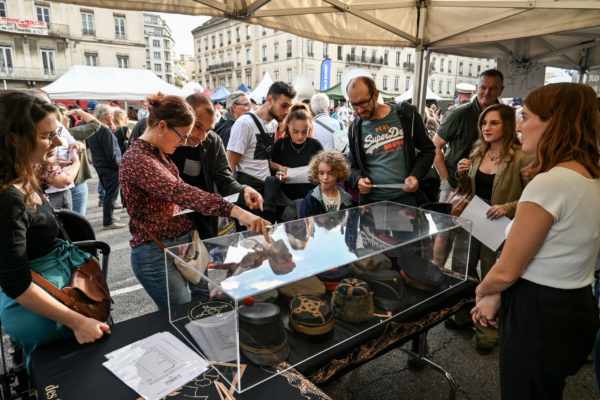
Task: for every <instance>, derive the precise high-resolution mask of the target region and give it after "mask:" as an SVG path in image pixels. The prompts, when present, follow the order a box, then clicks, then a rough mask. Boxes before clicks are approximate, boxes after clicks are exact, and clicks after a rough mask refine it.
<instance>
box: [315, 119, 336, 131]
mask: <svg viewBox="0 0 600 400" xmlns="http://www.w3.org/2000/svg"><path fill="white" fill-rule="evenodd" d="M313 121H315V122H316V123H317V124H319V125H321V126H322V127H323V128H325V129H327V130H328V131H329V132H331V133H334V132H335V131H334V130H333V129H331V128H330V127H328V126H327V125H325V124H324V123H323V122H321V121H319V120H318V119H316V118H315V119H314V120H313Z"/></svg>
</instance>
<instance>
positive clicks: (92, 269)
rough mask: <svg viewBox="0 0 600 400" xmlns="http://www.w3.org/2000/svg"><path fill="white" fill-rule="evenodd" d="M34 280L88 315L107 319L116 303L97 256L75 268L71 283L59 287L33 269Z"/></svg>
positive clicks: (73, 307) (69, 305)
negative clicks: (111, 306) (112, 305)
mask: <svg viewBox="0 0 600 400" xmlns="http://www.w3.org/2000/svg"><path fill="white" fill-rule="evenodd" d="M31 276H32V278H33V280H34V281H35V282H36V283H37V284H38V285H40V286H41V287H43V288H44V289H46V290H47V291H48V292H50V294H52V295H54V296H55V297H56V298H57V299H59V300H60V301H62V302H63V303H64V305H65V306H67V307H69V308H70V309H71V310H73V311H77V312H78V313H80V314H83V315H85V316H86V317H90V318H94V319H97V320H98V321H102V322H104V321H106V320H107V319H108V316H109V314H110V305H111V304H112V303H114V301H113V299H112V297H110V292H109V291H108V285H107V284H106V279H104V274H103V273H102V269H101V268H100V265H98V261H97V260H96V258H95V257H90V259H89V260H87V261H86V262H85V263H84V264H81V265H80V266H78V267H77V268H75V269H73V272H72V274H71V281H70V282H69V285H68V286H66V287H64V288H62V289H59V288H57V287H56V286H54V285H53V284H52V283H50V282H49V281H48V280H46V278H44V277H43V276H41V275H40V274H38V273H37V272H35V271H31Z"/></svg>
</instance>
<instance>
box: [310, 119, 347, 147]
mask: <svg viewBox="0 0 600 400" xmlns="http://www.w3.org/2000/svg"><path fill="white" fill-rule="evenodd" d="M317 121H319V122H320V123H321V124H323V125H325V126H327V127H329V128H330V129H332V130H333V132H335V131H339V130H340V129H341V128H340V123H339V121H337V120H335V119H333V118H331V117H330V116H329V115H327V114H319V115H317V116H316V117H315V118H314V119H313V137H314V138H315V139H317V140H318V141H319V142H321V146H323V149H325V150H333V149H334V147H335V146H334V143H333V132H331V131H329V130H328V129H327V128H325V127H323V126H321V125H320V124H319V122H317Z"/></svg>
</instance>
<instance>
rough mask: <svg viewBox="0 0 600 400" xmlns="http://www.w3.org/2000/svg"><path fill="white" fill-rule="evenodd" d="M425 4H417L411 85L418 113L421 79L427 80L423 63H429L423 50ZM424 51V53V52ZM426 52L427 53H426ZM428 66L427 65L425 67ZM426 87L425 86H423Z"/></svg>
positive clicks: (421, 105)
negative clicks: (413, 66) (413, 76)
mask: <svg viewBox="0 0 600 400" xmlns="http://www.w3.org/2000/svg"><path fill="white" fill-rule="evenodd" d="M427 11H428V10H427V6H426V4H425V3H424V2H420V3H419V4H418V12H419V20H418V24H419V25H418V28H417V48H416V54H415V82H414V87H413V98H412V103H413V105H414V106H416V107H417V110H418V111H419V113H423V107H424V104H422V100H421V98H422V97H423V95H422V93H421V91H422V90H423V87H424V85H423V80H424V79H425V81H426V80H427V70H426V69H424V68H423V64H424V63H426V64H427V65H429V55H428V53H429V52H428V51H426V50H425V46H424V45H423V42H424V35H425V25H426V24H427ZM424 51H425V53H424ZM426 54H427V55H426ZM426 68H428V67H426ZM425 87H426V86H425Z"/></svg>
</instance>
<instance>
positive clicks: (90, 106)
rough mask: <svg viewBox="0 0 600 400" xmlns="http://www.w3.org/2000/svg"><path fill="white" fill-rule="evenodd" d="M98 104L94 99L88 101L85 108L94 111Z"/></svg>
mask: <svg viewBox="0 0 600 400" xmlns="http://www.w3.org/2000/svg"><path fill="white" fill-rule="evenodd" d="M97 106H98V102H97V101H96V100H92V101H88V103H87V109H88V111H94V110H95V109H96V107H97Z"/></svg>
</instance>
